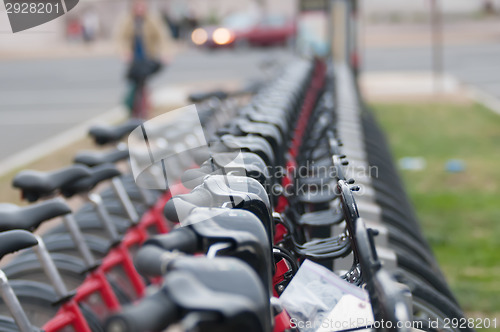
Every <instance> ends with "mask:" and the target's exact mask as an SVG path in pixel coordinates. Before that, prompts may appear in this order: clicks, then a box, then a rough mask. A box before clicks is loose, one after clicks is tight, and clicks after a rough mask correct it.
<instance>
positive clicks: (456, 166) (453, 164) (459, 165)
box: [445, 159, 465, 173]
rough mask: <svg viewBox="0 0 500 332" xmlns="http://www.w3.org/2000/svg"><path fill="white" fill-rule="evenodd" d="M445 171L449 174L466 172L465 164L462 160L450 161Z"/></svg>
mask: <svg viewBox="0 0 500 332" xmlns="http://www.w3.org/2000/svg"><path fill="white" fill-rule="evenodd" d="M445 169H446V171H447V172H449V173H460V172H463V171H465V162H464V161H463V160H461V159H450V160H448V161H447V162H446V165H445Z"/></svg>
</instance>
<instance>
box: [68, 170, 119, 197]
mask: <svg viewBox="0 0 500 332" xmlns="http://www.w3.org/2000/svg"><path fill="white" fill-rule="evenodd" d="M120 174H121V173H120V171H119V170H118V169H117V168H116V167H115V166H114V165H112V164H103V165H99V166H96V167H93V168H91V169H90V175H89V176H87V177H84V178H82V179H79V180H77V181H74V182H71V183H67V184H66V185H64V186H62V187H61V194H63V195H64V196H65V197H71V196H73V195H76V194H79V193H84V192H88V191H90V190H91V189H92V188H94V187H95V186H96V185H98V184H99V183H100V182H102V181H105V180H109V179H111V178H114V177H115V176H118V175H120Z"/></svg>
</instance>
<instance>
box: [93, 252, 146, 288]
mask: <svg viewBox="0 0 500 332" xmlns="http://www.w3.org/2000/svg"><path fill="white" fill-rule="evenodd" d="M116 266H121V267H122V268H123V270H124V271H125V274H126V275H127V278H128V279H129V281H130V282H131V283H132V287H133V288H134V291H135V293H136V295H137V296H139V297H142V296H143V295H144V291H145V288H146V284H145V283H144V280H143V279H142V277H141V275H140V274H139V273H138V272H137V270H136V269H135V266H134V262H133V260H132V257H131V256H130V253H129V252H128V248H127V247H126V246H124V245H123V244H119V245H117V246H116V247H114V248H113V249H111V251H110V252H109V253H108V254H107V255H106V257H104V259H103V260H102V264H101V266H100V267H99V270H101V271H102V272H103V273H108V272H109V271H111V269H113V268H114V267H116Z"/></svg>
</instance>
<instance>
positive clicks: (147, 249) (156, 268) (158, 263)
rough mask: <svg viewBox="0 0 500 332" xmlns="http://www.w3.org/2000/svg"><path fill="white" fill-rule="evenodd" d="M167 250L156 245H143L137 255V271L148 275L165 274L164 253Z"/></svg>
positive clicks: (157, 275)
mask: <svg viewBox="0 0 500 332" xmlns="http://www.w3.org/2000/svg"><path fill="white" fill-rule="evenodd" d="M166 252H167V251H166V250H165V249H162V248H160V247H157V246H155V245H144V246H142V247H141V248H140V249H139V250H138V251H137V254H136V255H135V258H134V265H135V268H136V269H137V271H138V272H139V273H140V274H141V275H143V276H147V277H159V276H162V275H163V274H164V272H165V271H163V254H165V253H166Z"/></svg>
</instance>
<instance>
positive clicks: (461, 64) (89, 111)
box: [0, 43, 500, 161]
mask: <svg viewBox="0 0 500 332" xmlns="http://www.w3.org/2000/svg"><path fill="white" fill-rule="evenodd" d="M444 54H445V61H444V64H445V71H446V72H448V73H450V74H453V75H455V76H456V77H458V78H459V79H460V80H461V81H463V82H465V83H468V84H471V85H474V86H476V87H478V88H479V89H481V90H483V91H485V92H487V93H489V94H492V95H494V96H496V97H498V98H500V56H499V54H500V43H496V44H495V43H492V44H487V45H486V44H485V45H480V44H479V45H474V46H465V45H462V46H458V45H454V46H447V47H446V48H445V53H444ZM288 58H290V55H289V54H288V53H287V52H286V51H285V50H283V49H270V50H251V51H245V52H242V51H236V52H235V51H230V50H224V51H215V52H201V51H195V50H191V51H188V52H186V53H184V54H180V55H179V56H178V57H177V59H176V61H175V62H174V63H173V65H172V66H171V67H169V68H168V69H167V70H164V71H163V72H162V74H160V75H159V76H158V77H157V78H156V79H155V81H154V82H153V85H154V86H163V85H167V84H169V85H170V84H174V85H175V84H181V85H187V84H190V83H192V82H195V83H202V82H207V83H208V82H212V81H217V82H220V81H225V80H227V81H240V80H243V81H245V80H251V79H258V78H260V77H262V75H263V71H262V68H261V63H262V61H264V60H270V59H271V60H278V61H286V59H288ZM431 59H432V54H431V49H430V48H429V47H422V46H415V47H407V46H406V47H380V48H369V49H367V50H366V51H365V53H364V59H363V66H364V68H363V69H364V70H366V71H428V70H432V62H431ZM123 74H124V67H123V64H122V63H120V61H118V60H117V59H115V58H112V57H104V58H68V59H52V60H17V61H16V60H11V61H3V62H0V140H1V142H2V143H1V144H0V161H3V160H5V159H6V158H8V157H10V156H12V155H13V154H15V153H17V152H19V151H22V150H23V149H26V148H28V147H30V146H32V145H33V144H35V143H39V142H41V141H43V140H45V139H47V138H50V137H52V136H55V135H56V134H58V133H60V132H63V131H64V130H67V129H69V128H71V127H72V126H74V125H77V124H79V123H82V122H83V121H85V120H88V119H91V118H93V117H95V116H97V115H99V114H101V113H103V112H105V111H107V110H109V109H110V108H112V107H113V106H115V105H117V104H118V103H119V102H120V100H121V99H122V98H123V95H124V91H125V89H126V85H125V81H124V80H123Z"/></svg>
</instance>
